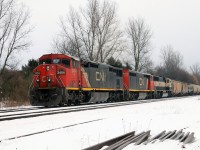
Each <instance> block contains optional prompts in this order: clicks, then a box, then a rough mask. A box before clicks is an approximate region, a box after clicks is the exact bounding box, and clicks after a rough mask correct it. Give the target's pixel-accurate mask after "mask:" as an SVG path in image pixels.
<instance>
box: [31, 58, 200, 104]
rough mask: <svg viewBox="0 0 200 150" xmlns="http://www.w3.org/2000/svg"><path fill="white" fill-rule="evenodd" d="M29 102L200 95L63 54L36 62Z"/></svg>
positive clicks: (198, 89) (180, 84) (197, 91)
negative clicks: (37, 63)
mask: <svg viewBox="0 0 200 150" xmlns="http://www.w3.org/2000/svg"><path fill="white" fill-rule="evenodd" d="M33 73H34V76H33V82H32V85H31V86H30V89H29V99H30V102H31V105H33V106H46V107H51V106H62V105H79V104H82V103H100V102H116V101H128V100H140V99H148V98H149V99H150V98H161V97H171V96H183V95H194V94H200V86H199V85H194V84H188V83H183V82H180V81H175V80H172V79H169V78H165V77H161V76H154V75H151V74H146V73H140V72H135V71H132V70H129V69H126V68H117V67H113V66H110V65H108V64H103V63H97V62H93V61H87V60H80V59H77V58H74V57H72V56H69V55H64V54H47V55H43V56H41V57H40V58H39V65H38V66H37V67H36V68H35V69H34V70H33Z"/></svg>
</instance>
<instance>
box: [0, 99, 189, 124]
mask: <svg viewBox="0 0 200 150" xmlns="http://www.w3.org/2000/svg"><path fill="white" fill-rule="evenodd" d="M187 97H188V96H187ZM187 97H181V98H187ZM177 98H178V99H180V97H177ZM174 99H175V98H174V97H173V98H163V99H147V100H139V101H126V102H118V103H109V104H108V103H107V104H98V105H92V106H91V105H86V106H77V107H73V108H71V107H66V108H57V109H56V108H54V109H53V110H52V108H49V109H47V110H41V109H39V110H37V111H30V112H23V113H8V114H3V115H1V116H0V121H8V120H14V119H23V118H32V117H39V116H46V115H54V114H61V113H70V112H77V111H84V110H93V109H103V108H108V107H119V106H125V105H134V104H142V103H151V102H157V101H165V100H174ZM19 111H20V110H19Z"/></svg>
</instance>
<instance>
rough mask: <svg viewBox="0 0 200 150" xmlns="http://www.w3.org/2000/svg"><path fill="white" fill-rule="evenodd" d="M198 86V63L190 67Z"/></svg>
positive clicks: (199, 65)
mask: <svg viewBox="0 0 200 150" xmlns="http://www.w3.org/2000/svg"><path fill="white" fill-rule="evenodd" d="M190 69H191V71H192V75H193V78H194V81H195V83H196V84H199V83H200V64H199V63H196V64H194V65H192V66H191V67H190Z"/></svg>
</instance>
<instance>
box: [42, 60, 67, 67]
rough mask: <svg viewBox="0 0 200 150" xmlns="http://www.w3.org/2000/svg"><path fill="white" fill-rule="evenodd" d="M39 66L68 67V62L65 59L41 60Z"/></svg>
mask: <svg viewBox="0 0 200 150" xmlns="http://www.w3.org/2000/svg"><path fill="white" fill-rule="evenodd" d="M40 64H63V65H65V66H66V67H70V60H69V59H66V58H64V59H59V58H54V59H43V60H40Z"/></svg>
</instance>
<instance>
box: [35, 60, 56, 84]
mask: <svg viewBox="0 0 200 150" xmlns="http://www.w3.org/2000/svg"><path fill="white" fill-rule="evenodd" d="M36 72H37V74H38V75H37V76H36V77H35V84H36V85H37V86H38V87H39V88H48V87H55V86H56V80H55V79H56V66H55V65H53V64H52V65H50V64H49V65H45V64H43V65H40V66H38V67H37V69H36Z"/></svg>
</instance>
